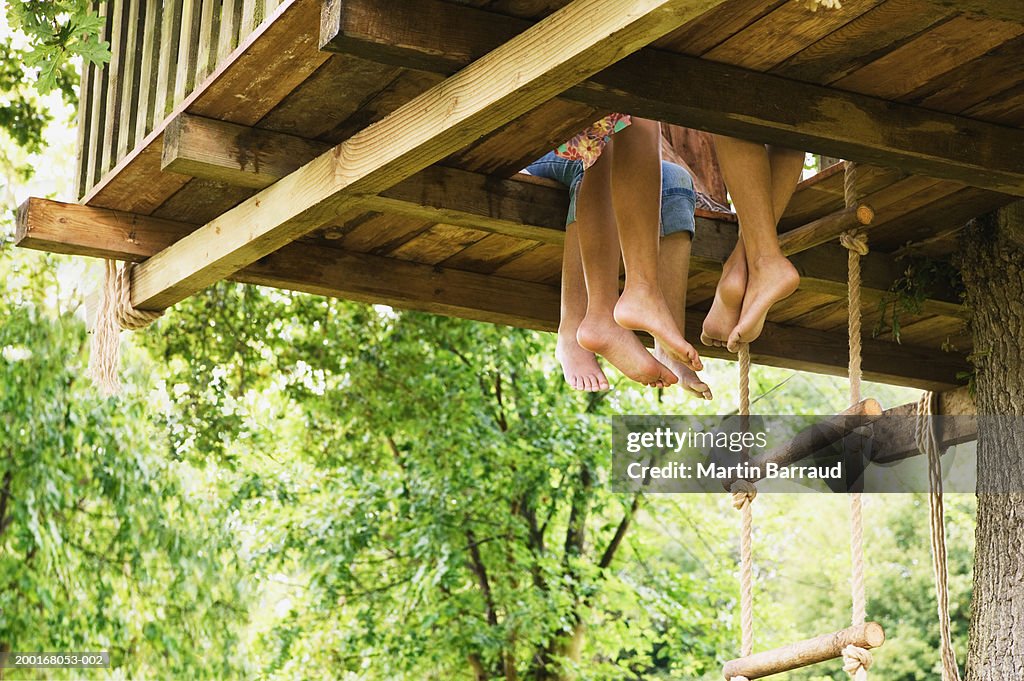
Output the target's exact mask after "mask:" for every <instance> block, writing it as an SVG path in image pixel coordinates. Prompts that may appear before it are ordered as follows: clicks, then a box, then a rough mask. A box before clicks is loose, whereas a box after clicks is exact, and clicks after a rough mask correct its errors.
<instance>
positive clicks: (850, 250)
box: [839, 161, 872, 681]
mask: <svg viewBox="0 0 1024 681" xmlns="http://www.w3.org/2000/svg"><path fill="white" fill-rule="evenodd" d="M857 175H858V169H857V164H856V163H853V162H851V161H846V162H845V166H844V173H843V199H844V202H845V203H846V207H847V208H851V207H853V206H855V205H857V202H858V201H859V200H860V196H859V195H858V191H857ZM839 243H841V244H842V245H843V246H844V247H845V248H846V249H847V251H846V252H847V261H846V262H847V282H846V284H847V286H846V288H847V291H848V294H849V299H848V304H847V310H848V320H847V322H848V330H849V338H850V362H849V366H848V367H847V368H848V373H849V377H850V405H851V406H853V405H855V404H857V403H858V402H860V401H861V380H862V378H863V372H862V370H861V354H862V347H861V303H860V288H861V273H860V259H861V257H862V256H865V255H867V254H868V239H867V235H866V234H864V233H863V232H862V231H860V230H857V229H852V230H850V231H848V232H844V233H843V234H841V235H839ZM850 557H851V560H852V565H851V570H850V595H851V600H852V615H851V620H852V623H853V624H854V626H856V625H858V624H864V622H865V621H867V594H866V589H865V586H864V509H863V500H862V498H861V495H860V493H854V494H851V495H850ZM871 661H872V660H871V653H870V652H869V651H867V650H865V649H864V648H860V647H857V646H847V647H846V648H844V649H843V670H844V671H846V673H847V674H849V675H850V678H852V679H854V681H867V678H868V669H869V668H870V667H871Z"/></svg>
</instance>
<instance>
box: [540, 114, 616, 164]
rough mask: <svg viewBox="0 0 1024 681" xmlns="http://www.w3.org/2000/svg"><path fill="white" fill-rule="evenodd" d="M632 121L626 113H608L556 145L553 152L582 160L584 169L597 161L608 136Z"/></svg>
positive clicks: (571, 158) (564, 156) (573, 159)
mask: <svg viewBox="0 0 1024 681" xmlns="http://www.w3.org/2000/svg"><path fill="white" fill-rule="evenodd" d="M632 122H633V121H632V119H631V118H630V116H629V115H628V114H619V113H614V114H609V115H608V116H605V117H604V118H602V119H601V120H599V121H597V122H596V123H594V124H593V125H591V126H590V127H589V128H587V129H586V130H584V131H583V132H581V133H579V134H578V135H576V136H575V137H573V138H572V139H571V140H569V141H568V142H566V143H565V144H563V145H562V146H560V147H558V149H556V150H555V154H557V155H558V156H561V157H562V158H567V159H570V160H572V161H583V168H584V170H586V169H587V168H589V167H590V166H592V165H594V163H596V162H597V159H598V158H599V157H600V156H601V152H602V151H604V145H606V144H608V138H609V137H611V136H612V135H613V134H615V133H617V132H618V131H620V130H622V129H624V128H625V127H626V126H628V125H629V124H630V123H632Z"/></svg>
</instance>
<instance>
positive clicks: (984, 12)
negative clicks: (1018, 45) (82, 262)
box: [929, 0, 1024, 24]
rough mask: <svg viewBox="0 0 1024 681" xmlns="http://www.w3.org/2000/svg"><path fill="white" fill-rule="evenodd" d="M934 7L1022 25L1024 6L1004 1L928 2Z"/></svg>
mask: <svg viewBox="0 0 1024 681" xmlns="http://www.w3.org/2000/svg"><path fill="white" fill-rule="evenodd" d="M929 2H930V3H931V4H932V5H934V6H935V7H938V8H942V9H945V10H953V11H955V12H967V13H968V14H974V15H977V16H981V17H989V18H991V19H1000V20H1003V21H1012V22H1016V23H1018V24H1024V4H1021V3H1019V2H1013V1H1012V0H1011V1H1010V2H1007V1H1006V0H929Z"/></svg>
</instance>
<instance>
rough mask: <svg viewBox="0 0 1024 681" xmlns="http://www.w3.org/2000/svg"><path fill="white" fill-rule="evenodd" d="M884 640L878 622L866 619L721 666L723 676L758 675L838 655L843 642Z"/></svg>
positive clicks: (870, 644)
mask: <svg viewBox="0 0 1024 681" xmlns="http://www.w3.org/2000/svg"><path fill="white" fill-rule="evenodd" d="M884 642H885V631H884V630H883V629H882V626H881V625H880V624H878V623H877V622H867V623H865V624H858V625H856V626H853V627H848V628H846V629H842V630H840V631H836V632H833V633H831V634H822V635H821V636H818V637H815V638H809V639H807V640H804V641H798V642H797V643H791V644H789V645H788V646H784V647H782V648H775V649H773V650H765V651H763V652H760V653H755V654H753V655H748V656H747V657H741V658H739V659H736V660H729V661H728V662H726V663H725V666H724V667H723V668H722V676H724V677H725V678H726V679H731V678H733V677H734V676H745V677H747V678H748V679H760V678H762V677H765V676H771V675H772V674H781V673H782V672H788V671H792V670H794V669H799V668H800V667H806V666H807V665H811V664H817V663H819V662H825V661H826V660H833V659H835V658H837V657H841V656H842V654H843V648H845V647H846V646H850V645H852V646H858V647H860V648H868V649H870V648H877V647H879V646H880V645H882V644H883V643H884Z"/></svg>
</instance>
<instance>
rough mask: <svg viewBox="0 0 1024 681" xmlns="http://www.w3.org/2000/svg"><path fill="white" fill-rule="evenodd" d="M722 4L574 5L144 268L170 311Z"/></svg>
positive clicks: (649, 0) (149, 302)
mask: <svg viewBox="0 0 1024 681" xmlns="http://www.w3.org/2000/svg"><path fill="white" fill-rule="evenodd" d="M721 1H722V0H634V1H633V2H631V3H629V5H627V6H623V3H622V2H621V1H618V2H616V1H613V0H574V2H572V3H571V4H569V5H567V6H566V7H565V8H563V9H561V10H559V11H558V12H555V13H554V14H552V15H551V16H549V17H548V18H547V19H545V20H543V21H542V22H540V23H539V24H537V25H536V26H534V27H532V28H531V29H529V30H527V31H525V32H524V33H522V34H520V35H517V36H516V37H515V38H513V39H512V40H510V41H509V42H507V43H505V44H503V45H501V46H500V47H498V48H497V49H495V50H494V51H493V52H491V53H490V54H488V55H486V56H485V57H482V58H481V59H479V60H477V61H476V62H474V63H473V64H471V65H470V66H468V67H466V68H465V69H463V70H462V71H460V72H459V73H457V74H456V75H454V76H452V77H451V78H448V79H447V80H445V81H444V82H442V83H440V84H439V85H437V86H435V87H433V88H431V89H430V90H428V91H427V92H425V93H423V94H421V95H419V96H418V97H416V98H415V99H413V100H412V101H410V102H408V103H406V104H405V105H403V106H402V107H400V108H399V109H397V110H396V111H395V112H393V113H392V114H391V115H389V116H387V117H386V118H384V119H383V120H381V121H379V122H378V123H375V124H373V125H371V126H370V127H368V128H366V129H365V130H363V131H361V132H359V133H357V134H355V135H354V136H352V137H351V138H350V139H349V140H347V141H346V142H343V143H342V144H340V145H338V146H337V147H335V148H334V149H332V150H330V151H328V152H326V153H324V154H323V155H321V156H319V157H317V158H316V159H315V160H313V161H311V162H310V163H308V164H306V165H305V166H303V167H302V168H300V169H299V170H297V171H295V172H294V173H292V174H290V175H289V176H288V177H286V178H284V179H282V180H279V181H278V182H276V183H275V184H273V185H271V186H270V187H268V188H267V189H264V190H263V191H261V192H260V193H259V194H257V195H256V196H254V197H252V198H251V199H249V200H247V201H245V202H243V203H242V204H240V205H239V206H237V207H235V208H233V209H232V210H230V211H228V212H227V213H225V214H224V215H222V216H220V217H218V218H216V219H214V220H213V221H211V222H210V223H208V224H207V225H205V226H204V227H203V228H201V229H199V230H197V231H196V232H195V233H193V234H190V235H189V236H187V237H185V238H184V239H182V240H181V241H180V242H178V243H176V244H174V245H173V246H171V247H169V248H167V249H166V250H164V251H163V252H161V253H159V254H157V255H155V256H154V257H153V258H151V259H150V260H148V261H146V262H145V263H143V264H142V265H140V266H139V267H138V268H136V269H135V272H134V276H133V277H132V304H133V305H134V306H135V307H137V308H140V309H156V310H159V309H164V308H166V307H169V306H171V305H173V304H174V303H176V302H178V301H179V300H181V299H183V298H185V297H187V296H189V295H192V294H193V293H195V292H196V291H199V290H202V289H203V288H206V287H207V286H209V285H210V284H212V283H214V282H216V281H218V280H219V279H223V278H224V277H226V276H229V275H230V274H232V273H233V272H235V271H237V270H239V269H241V268H243V267H245V266H246V265H249V264H250V263H253V262H255V261H256V260H259V259H260V258H262V257H264V256H266V255H269V254H270V253H273V252H274V251H276V250H278V249H279V248H281V247H282V246H284V245H285V244H287V243H290V242H292V241H294V240H295V239H297V238H299V237H301V236H303V235H304V234H306V233H308V232H310V231H312V230H314V229H316V228H317V227H319V226H321V225H323V224H324V223H325V222H327V221H329V220H330V219H331V218H333V217H336V216H337V215H339V214H341V213H342V212H343V211H344V210H346V209H348V208H350V207H352V206H354V205H356V204H358V203H359V202H360V201H361V200H363V199H364V198H365V197H367V196H371V195H374V194H378V193H380V192H381V191H383V190H385V189H387V188H388V187H391V186H393V185H394V184H396V183H398V182H399V181H401V180H403V179H405V178H406V177H409V176H410V175H413V174H415V173H416V172H418V171H420V170H422V169H423V168H425V167H427V166H429V165H431V164H433V163H436V162H437V161H440V160H441V159H443V158H444V157H446V156H448V155H449V154H451V153H453V152H455V151H458V150H459V149H461V148H463V147H465V146H466V145H468V144H470V143H472V142H474V141H475V140H478V139H479V138H480V137H482V136H483V135H485V134H487V133H489V132H491V131H493V130H495V129H497V128H498V127H500V126H501V125H504V124H505V123H508V122H509V121H511V120H513V119H515V118H516V117H518V116H520V115H522V114H524V113H526V112H528V111H530V110H532V109H533V108H535V107H536V106H538V105H539V104H541V103H543V102H545V101H547V100H549V99H551V98H552V97H554V96H555V95H557V94H558V93H559V92H562V91H563V90H565V88H567V87H570V86H571V85H572V84H574V83H577V82H579V81H580V80H582V79H583V78H586V77H587V76H589V75H592V74H593V73H595V72H597V71H599V70H601V69H602V68H605V67H607V66H608V65H609V64H612V63H614V62H615V61H618V60H619V59H621V58H622V57H623V56H625V55H627V54H630V53H631V52H635V51H636V50H638V49H640V48H641V47H643V46H644V45H646V44H647V43H649V42H651V41H653V40H656V39H657V38H659V37H661V36H663V35H665V34H666V33H669V32H670V31H672V30H673V29H675V28H677V27H679V26H681V25H682V24H684V23H686V22H687V21H688V20H690V19H693V18H695V17H697V16H700V15H701V14H703V13H704V12H706V11H707V10H709V9H711V8H712V7H714V6H716V5H717V4H719V3H720V2H721Z"/></svg>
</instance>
